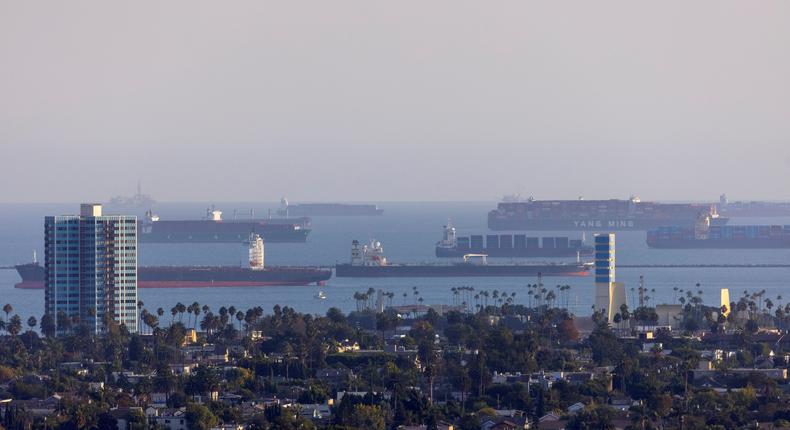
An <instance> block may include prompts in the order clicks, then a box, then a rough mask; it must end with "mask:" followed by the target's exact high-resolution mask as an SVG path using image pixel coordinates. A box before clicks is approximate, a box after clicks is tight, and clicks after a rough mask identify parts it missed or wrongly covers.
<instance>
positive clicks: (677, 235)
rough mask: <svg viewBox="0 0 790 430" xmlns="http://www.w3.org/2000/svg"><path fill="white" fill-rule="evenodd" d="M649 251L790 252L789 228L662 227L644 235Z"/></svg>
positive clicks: (752, 226)
mask: <svg viewBox="0 0 790 430" xmlns="http://www.w3.org/2000/svg"><path fill="white" fill-rule="evenodd" d="M647 246H649V247H651V248H670V249H677V248H720V249H744V248H752V249H757V248H790V225H785V226H781V225H732V226H730V225H725V226H715V225H713V226H705V225H704V224H702V225H698V226H697V227H695V228H682V227H675V226H664V227H659V228H657V229H654V230H650V231H648V232H647Z"/></svg>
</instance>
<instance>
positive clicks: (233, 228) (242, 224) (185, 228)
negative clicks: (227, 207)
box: [138, 208, 310, 243]
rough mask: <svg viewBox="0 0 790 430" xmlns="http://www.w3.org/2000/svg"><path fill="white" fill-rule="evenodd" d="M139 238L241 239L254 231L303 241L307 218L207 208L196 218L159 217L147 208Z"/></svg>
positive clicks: (163, 240)
mask: <svg viewBox="0 0 790 430" xmlns="http://www.w3.org/2000/svg"><path fill="white" fill-rule="evenodd" d="M139 230H140V231H139V234H138V238H139V240H140V242H155V243H167V242H171V243H178V242H237V243H242V242H244V241H245V240H246V239H247V238H248V237H249V236H250V233H257V234H259V235H261V237H263V239H264V240H265V241H266V242H306V241H307V236H308V235H309V234H310V218H306V217H301V218H295V219H288V220H283V219H238V220H237V219H233V220H223V219H222V211H220V210H217V209H215V208H210V209H208V210H207V211H206V217H205V218H203V219H199V220H160V219H159V216H157V215H154V214H153V213H152V212H151V211H148V212H147V213H146V216H145V218H144V220H143V222H141V223H140V226H139Z"/></svg>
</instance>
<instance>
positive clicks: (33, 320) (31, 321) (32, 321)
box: [27, 316, 38, 349]
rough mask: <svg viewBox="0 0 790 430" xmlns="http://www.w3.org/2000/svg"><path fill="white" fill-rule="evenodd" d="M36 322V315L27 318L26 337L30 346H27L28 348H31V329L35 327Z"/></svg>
mask: <svg viewBox="0 0 790 430" xmlns="http://www.w3.org/2000/svg"><path fill="white" fill-rule="evenodd" d="M36 324H38V321H37V320H36V317H34V316H31V317H30V318H28V319H27V326H28V327H29V329H28V332H29V333H28V338H29V339H30V346H29V347H28V349H33V329H35V328H36Z"/></svg>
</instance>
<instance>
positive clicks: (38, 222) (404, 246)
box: [0, 202, 790, 321]
mask: <svg viewBox="0 0 790 430" xmlns="http://www.w3.org/2000/svg"><path fill="white" fill-rule="evenodd" d="M209 205H210V204H208V203H206V204H198V203H195V204H161V205H159V210H158V213H159V214H160V216H161V217H162V219H177V218H181V219H183V218H199V217H200V216H201V215H202V214H203V213H204V212H205V208H206V207H207V206H209ZM494 205H495V202H480V203H432V204H425V203H385V204H382V207H383V208H384V210H385V215H384V216H381V217H325V218H321V217H316V218H314V219H313V232H312V233H311V234H310V236H309V240H308V243H304V244H299V243H294V244H279V243H274V244H268V245H267V246H266V262H267V264H268V265H321V266H331V265H334V264H335V263H337V262H346V261H348V259H349V258H350V245H351V240H352V239H359V240H361V241H367V240H369V239H371V238H375V239H378V240H380V241H381V242H382V244H383V245H384V249H385V252H386V255H387V257H388V259H389V260H390V261H391V262H395V263H400V262H426V261H438V260H437V259H435V258H434V256H433V252H434V244H435V243H436V241H438V240H439V239H440V238H441V228H442V225H443V224H445V223H446V222H447V220H448V218H449V219H452V221H453V223H454V224H455V225H456V227H457V228H458V230H459V235H467V234H478V233H484V232H486V231H487V229H486V213H487V211H488V210H489V209H491V208H493V207H494ZM220 208H221V209H223V210H224V211H225V214H226V216H228V215H227V214H232V212H233V210H234V209H235V210H237V211H238V212H239V213H243V212H245V211H247V212H248V211H249V209H250V208H254V209H255V211H256V213H257V214H265V213H267V210H268V209H270V208H271V209H274V208H276V204H274V203H272V204H266V205H264V204H260V203H257V204H254V203H226V204H223V205H222V206H221V207H220ZM75 211H76V206H75V205H9V204H0V217H1V218H2V219H3V220H4V222H3V223H0V237H3V239H4V240H2V241H0V266H4V265H10V264H16V263H21V262H27V261H29V260H30V258H31V254H32V250H33V249H36V250H37V251H38V255H39V256H42V255H43V217H44V215H45V214H61V213H71V212H75ZM731 222H732V223H742V224H743V223H748V224H759V223H774V224H782V223H787V224H790V219H777V218H765V219H754V218H742V219H733V220H732V221H731ZM528 234H530V235H536V236H550V235H555V236H569V237H579V236H580V233H574V232H534V233H528ZM587 240H588V242H589V241H590V240H591V237H590V236H589V235H587ZM644 241H645V234H644V232H619V233H617V261H618V263H620V264H670V263H676V264H695V263H699V264H717V263H730V264H731V263H755V264H757V263H780V264H786V263H788V262H790V250H789V249H779V250H768V249H758V250H745V249H740V250H659V249H648V248H647V246H646V245H645V242H644ZM139 257H140V264H141V265H154V264H198V265H222V264H226V265H239V264H245V263H246V260H247V247H246V246H245V245H241V244H239V245H236V244H210V245H209V244H141V245H140V251H139ZM533 261H545V260H540V259H537V260H533ZM640 275H644V276H645V279H646V286H647V288H648V289H651V290H652V289H655V290H656V291H655V293H653V292H650V293H648V295H649V296H651V297H653V300H652V301H651V303H672V302H673V300H674V297H675V293H674V291H673V287H678V288H683V289H688V288H693V289H694V290H695V291H696V287H695V286H694V285H695V284H696V283H700V284H701V290H702V291H703V297H704V299H705V302H706V303H707V304H711V305H714V304H718V300H719V289H720V288H730V294H731V297H732V298H733V299H736V300H737V298H738V297H740V295H741V294H742V291H743V290H749V291H750V292H751V291H758V290H761V289H765V290H766V291H767V297H771V298H772V299H773V298H775V297H776V296H777V295H784V296H786V297H788V298H790V289H788V281H787V280H788V279H790V268H772V269H742V268H733V269H705V268H695V269H625V268H621V269H618V272H617V279H618V280H619V281H623V282H625V283H626V288H627V290H628V292H629V294H631V290H630V289H631V288H636V287H637V286H638V280H639V276H640ZM18 281H19V278H18V276H17V274H16V271H14V270H0V302H2V303H5V302H9V303H11V304H12V305H13V306H14V308H15V310H16V312H18V313H19V314H20V315H22V316H25V317H27V316H30V315H35V316H37V317H38V316H40V315H41V314H42V313H43V297H44V292H43V290H20V289H15V288H13V284H15V283H16V282H18ZM534 282H537V280H536V279H535V278H455V279H454V278H450V279H446V278H445V279H442V278H438V279H437V278H433V279H426V278H421V279H409V278H401V279H351V278H342V279H338V278H333V279H331V280H330V281H329V282H328V284H327V286H326V287H324V288H319V287H316V286H308V287H254V288H214V289H207V288H190V289H140V290H139V298H140V300H142V301H143V302H144V303H145V307H146V308H147V309H149V311H154V310H156V308H158V307H162V308H164V309H165V310H166V311H169V309H170V308H171V307H172V306H173V305H174V304H175V303H177V302H182V303H187V304H188V303H192V302H193V301H197V302H199V303H201V305H202V304H208V305H209V306H211V307H212V308H214V309H216V308H219V307H220V306H230V305H235V306H236V307H237V308H242V309H246V308H249V307H253V306H259V305H260V306H263V308H264V309H265V310H267V311H269V310H271V308H272V307H273V306H274V305H275V304H280V305H281V306H282V305H288V306H292V307H294V308H296V309H297V310H299V311H302V312H310V313H318V314H323V313H325V312H326V310H327V309H329V307H332V306H335V307H338V308H340V309H342V310H344V311H346V312H348V311H351V310H353V309H355V302H354V300H353V298H352V296H353V293H354V292H356V291H364V290H367V289H368V288H370V287H372V288H375V289H383V290H385V291H392V292H394V293H395V299H394V300H393V304H403V303H408V304H411V303H414V302H415V296H414V295H413V287H415V286H416V287H417V290H418V291H419V292H420V296H421V297H423V299H424V300H425V303H426V304H440V303H444V304H449V303H451V300H452V299H451V293H450V288H451V287H453V286H462V285H464V286H473V287H474V288H475V289H476V290H489V291H493V290H495V289H496V290H499V291H507V292H516V298H515V301H516V303H521V304H528V298H527V297H526V284H528V283H534ZM557 284H568V285H571V286H572V289H571V303H570V305H571V306H570V307H571V310H572V311H573V312H575V313H577V314H578V315H588V314H590V312H591V311H590V306H591V305H592V302H593V280H592V277H590V276H588V277H580V278H566V277H546V278H544V285H546V286H547V287H554V286H555V285H557ZM319 289H322V290H323V291H324V292H325V293H326V295H327V299H326V300H318V299H315V298H314V295H315V294H316V293H317V292H318V290H319ZM403 293H406V294H407V296H408V299H404V298H403V297H402V295H403ZM632 297H635V295H633V294H632ZM629 303H633V302H632V301H631V299H629ZM166 320H167V319H166ZM168 321H169V320H168Z"/></svg>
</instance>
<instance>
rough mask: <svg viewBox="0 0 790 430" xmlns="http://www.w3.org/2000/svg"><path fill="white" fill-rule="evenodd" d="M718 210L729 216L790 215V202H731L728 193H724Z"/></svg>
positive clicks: (720, 198) (720, 197)
mask: <svg viewBox="0 0 790 430" xmlns="http://www.w3.org/2000/svg"><path fill="white" fill-rule="evenodd" d="M718 210H719V213H720V214H722V215H726V216H728V217H790V202H765V201H762V202H761V201H749V202H744V201H736V202H731V201H729V200H728V199H727V195H726V194H722V195H721V196H719V205H718Z"/></svg>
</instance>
